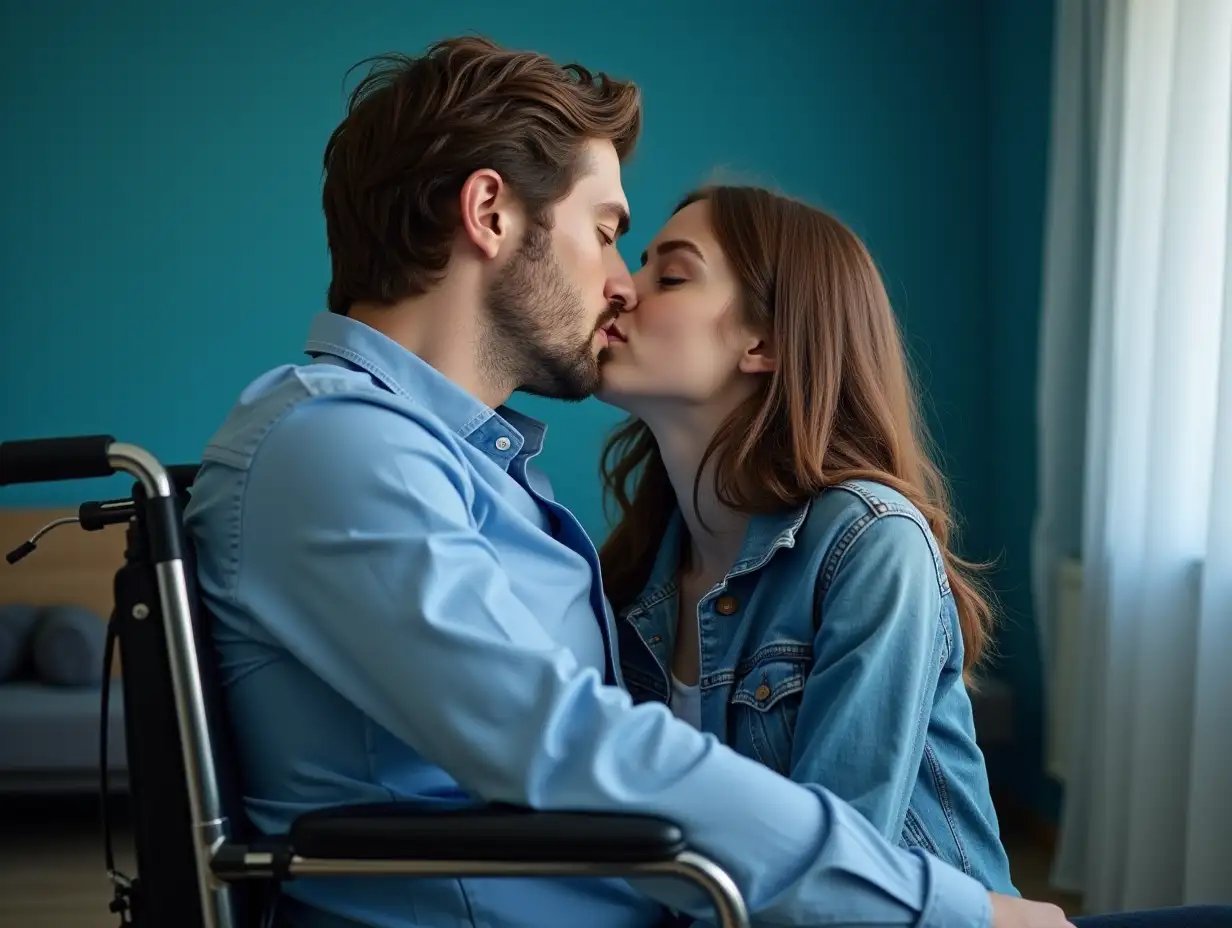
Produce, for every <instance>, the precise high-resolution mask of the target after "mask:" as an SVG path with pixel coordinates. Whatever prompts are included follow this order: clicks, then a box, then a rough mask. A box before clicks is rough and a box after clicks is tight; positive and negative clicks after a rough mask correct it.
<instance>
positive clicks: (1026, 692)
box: [984, 0, 1081, 815]
mask: <svg viewBox="0 0 1232 928" xmlns="http://www.w3.org/2000/svg"><path fill="white" fill-rule="evenodd" d="M987 10H988V12H987V22H986V27H987V32H986V36H987V40H986V46H985V48H986V53H987V56H988V58H987V61H988V96H987V101H988V167H987V180H988V188H987V200H986V203H985V210H986V215H987V229H988V255H987V258H988V261H987V265H986V268H985V273H986V281H987V284H986V286H987V291H986V293H987V300H986V303H985V314H986V318H985V329H984V333H985V336H984V337H985V338H986V339H987V342H986V343H987V344H988V346H989V349H990V350H989V351H988V352H987V354H986V356H985V362H986V364H987V365H988V367H987V373H986V376H987V385H988V386H987V393H986V407H985V410H984V414H985V416H986V419H985V422H986V426H987V427H986V429H985V431H984V435H985V442H986V447H985V449H984V453H985V459H986V460H987V462H988V475H989V485H988V499H989V509H988V521H987V522H986V531H987V532H988V536H987V537H988V540H989V542H990V544H991V546H992V551H991V553H992V554H994V555H996V556H997V557H998V558H999V561H1000V569H999V571H998V572H997V575H996V577H995V582H996V586H997V591H998V594H999V597H1000V605H1001V608H1002V610H1003V615H1004V617H1003V620H1002V630H1001V634H1000V636H999V638H998V642H997V644H998V650H999V652H1000V661H999V664H998V669H999V672H1000V674H1001V676H1002V677H1004V679H1005V680H1006V681H1007V682H1009V683H1010V684H1011V685H1012V686H1013V688H1014V693H1015V706H1014V707H1015V734H1016V737H1015V743H1014V748H1013V750H1012V751H1010V752H1006V753H1005V755H1004V756H997V757H993V758H990V761H991V762H992V763H993V765H994V769H993V773H994V775H997V776H998V779H1000V780H1001V781H1002V783H1003V784H1004V786H1005V788H1006V789H1007V790H1009V791H1011V792H1013V793H1015V794H1016V795H1017V797H1018V799H1019V801H1020V802H1022V803H1023V804H1024V805H1026V806H1029V807H1032V808H1034V809H1035V810H1037V811H1038V812H1041V813H1043V814H1044V815H1055V814H1056V808H1057V796H1056V794H1055V790H1054V788H1053V786H1052V784H1050V783H1049V782H1047V781H1046V780H1045V779H1044V778H1043V776H1042V774H1041V773H1040V771H1041V770H1042V767H1043V750H1042V744H1043V730H1042V724H1043V718H1042V714H1043V713H1042V706H1043V697H1044V692H1043V682H1042V679H1041V674H1040V662H1039V649H1038V646H1037V645H1038V639H1037V636H1036V632H1035V624H1034V621H1033V618H1032V598H1031V574H1030V549H1031V527H1032V520H1033V518H1034V512H1035V499H1036V443H1035V436H1036V423H1035V390H1036V380H1037V377H1036V368H1037V364H1036V355H1037V351H1038V344H1039V338H1038V332H1039V309H1040V292H1041V274H1042V263H1043V239H1044V205H1045V202H1046V199H1047V189H1046V181H1047V170H1046V169H1047V151H1048V138H1049V129H1050V125H1049V121H1050V113H1051V108H1050V95H1051V84H1052V70H1051V69H1052V29H1053V22H1052V11H1053V4H1052V3H1051V2H1030V3H1025V2H1022V0H992V2H990V3H989V4H988V7H987ZM1074 479H1076V480H1077V479H1081V475H1080V474H1075V475H1074Z"/></svg>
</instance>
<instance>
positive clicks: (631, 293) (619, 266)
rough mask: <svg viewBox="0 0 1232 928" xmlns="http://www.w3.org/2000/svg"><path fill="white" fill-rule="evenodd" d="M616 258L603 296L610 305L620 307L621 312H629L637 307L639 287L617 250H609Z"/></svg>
mask: <svg viewBox="0 0 1232 928" xmlns="http://www.w3.org/2000/svg"><path fill="white" fill-rule="evenodd" d="M609 251H610V252H611V253H612V255H613V256H614V257H613V259H612V265H611V267H610V269H609V270H608V275H607V286H606V287H605V288H604V292H603V295H604V296H606V297H607V301H608V304H609V305H611V306H615V307H618V308H619V309H620V311H621V312H626V313H627V312H628V311H629V310H631V309H633V308H634V307H635V306H637V287H636V286H634V283H633V278H632V276H630V274H629V268H628V267H626V266H625V262H624V259H622V258H621V257H620V254H619V253H618V252H617V251H616V249H615V248H611V249H609Z"/></svg>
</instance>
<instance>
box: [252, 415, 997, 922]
mask: <svg viewBox="0 0 1232 928" xmlns="http://www.w3.org/2000/svg"><path fill="white" fill-rule="evenodd" d="M455 441H456V440H455V439H454V437H453V436H452V435H451V434H449V433H447V432H445V431H444V430H443V429H440V428H439V427H437V426H435V425H433V424H432V420H430V419H428V418H425V419H424V420H423V421H419V420H415V419H412V418H410V417H409V416H407V415H404V414H397V413H395V414H391V411H390V410H388V409H385V408H382V407H381V406H380V405H379V404H376V403H372V402H365V401H356V400H343V399H341V398H331V399H329V400H324V401H318V402H315V403H308V404H303V405H301V406H299V407H297V408H296V409H295V410H294V411H293V412H291V413H289V414H288V415H287V416H285V417H284V418H283V419H282V421H281V423H280V424H279V425H277V426H275V427H274V429H273V430H272V431H271V433H270V434H268V435H266V436H265V437H264V439H263V441H262V446H261V448H260V450H259V451H258V452H257V454H256V456H255V458H254V461H253V465H252V469H251V472H250V474H249V477H248V485H247V487H246V489H245V498H246V504H245V513H246V515H245V522H244V527H243V530H242V536H241V538H240V539H238V540H237V544H242V547H243V550H242V557H241V559H240V565H241V566H240V573H239V576H238V580H237V582H236V589H235V595H236V596H237V598H239V599H240V600H242V601H243V602H244V603H245V604H247V605H248V607H249V608H250V609H252V610H253V611H256V612H259V614H260V615H261V616H262V619H263V621H265V622H266V624H267V631H268V632H269V633H270V634H272V635H273V636H274V637H275V638H276V639H278V640H279V641H280V643H281V644H282V645H283V646H284V647H286V648H288V649H289V650H290V651H291V652H292V653H293V654H294V655H296V657H297V658H298V659H299V660H300V661H301V662H302V663H304V664H305V665H306V666H307V667H308V668H310V669H311V670H312V671H313V672H314V673H316V674H317V675H318V676H320V677H321V678H323V679H324V680H326V681H328V682H329V683H330V685H331V686H332V687H333V688H334V689H335V690H337V691H338V692H339V693H340V694H341V695H343V696H344V697H345V698H346V699H348V700H349V701H351V702H352V704H354V705H356V706H357V707H359V708H360V709H361V710H362V711H364V712H365V713H366V714H367V715H368V716H370V717H371V718H372V719H373V720H374V721H375V722H377V723H378V724H380V725H382V726H384V727H385V728H386V729H387V730H388V731H390V732H391V733H392V734H394V735H395V736H396V737H398V738H401V739H402V740H404V741H405V742H406V743H407V744H409V745H410V746H412V747H413V748H414V749H415V750H417V751H418V752H420V753H421V754H422V755H423V756H424V757H425V758H428V759H429V760H431V761H432V762H433V763H436V764H439V765H440V766H441V767H442V768H443V769H444V770H446V771H447V772H448V773H449V774H451V775H452V776H453V777H454V778H455V779H456V780H457V781H458V782H459V783H460V784H461V785H462V786H463V787H464V788H466V789H467V790H468V791H470V792H472V793H473V794H475V795H478V796H482V797H484V798H485V799H486V800H488V801H503V802H509V803H515V804H521V805H527V806H531V807H536V808H541V809H580V810H591V811H608V812H619V811H625V812H640V813H644V814H655V815H661V816H663V817H665V818H668V819H672V820H675V821H676V822H678V823H679V824H680V825H681V827H682V828H683V830H684V832H685V833H686V834H687V835H688V836H689V839H690V843H691V844H692V846H693V847H694V848H696V849H697V850H699V851H700V852H702V853H704V854H706V855H708V856H710V857H711V858H712V859H714V860H715V861H717V862H718V863H719V864H720V865H721V866H723V867H724V868H725V869H727V871H728V872H729V873H730V874H731V876H732V878H733V879H734V880H735V881H736V883H737V885H738V886H739V887H740V889H741V890H742V892H743V893H744V894H745V898H746V900H747V902H748V904H749V907H750V910H751V911H753V912H754V913H756V917H758V920H759V922H762V923H765V924H779V925H788V924H800V925H805V924H817V923H819V922H823V921H825V922H828V923H841V924H877V925H884V926H902V928H907V926H912V928H940V926H947V928H949V926H953V928H985V926H987V925H988V922H989V919H990V906H989V900H988V897H987V894H986V893H985V892H984V890H983V888H982V887H981V886H980V885H979V884H978V883H977V882H975V881H974V880H971V879H970V878H968V877H967V876H966V875H964V874H961V873H959V872H958V871H957V870H953V869H951V868H949V867H946V866H944V865H942V864H939V863H938V862H936V861H934V860H931V859H930V858H927V857H926V856H925V855H923V854H918V853H914V852H910V851H907V850H903V849H900V848H898V847H895V846H893V845H892V844H891V843H889V842H886V841H883V840H881V838H880V837H879V836H878V834H877V832H876V831H875V830H874V829H873V828H872V827H871V826H869V824H868V823H867V822H866V821H865V820H864V819H863V817H862V816H860V815H859V814H858V813H857V812H855V811H854V810H853V809H852V808H851V807H850V806H848V805H847V804H845V803H843V802H841V801H840V800H838V799H836V798H835V797H834V795H833V794H831V793H830V792H828V791H827V790H825V789H823V788H821V787H817V786H802V785H800V784H796V783H793V782H791V781H790V780H788V779H786V778H782V777H779V776H778V775H776V774H775V773H773V772H772V771H770V770H768V769H767V768H765V767H764V766H762V765H761V764H758V763H756V762H755V761H752V760H749V759H746V758H744V757H742V756H740V755H739V754H737V753H736V752H734V751H731V750H729V749H727V748H726V747H723V746H722V745H720V744H719V743H718V742H717V741H716V740H715V739H714V738H713V737H712V736H708V735H704V734H702V733H700V732H698V731H696V730H695V729H693V728H692V727H691V726H689V725H687V724H685V723H683V722H680V721H678V720H676V719H675V718H673V717H672V715H671V713H670V712H669V711H668V710H667V709H666V707H664V706H662V705H653V704H646V705H641V706H636V707H635V706H633V704H632V701H631V699H630V697H629V696H628V694H627V693H626V692H625V691H624V690H622V689H619V688H616V687H610V686H605V685H604V684H603V681H602V679H601V677H600V675H599V674H598V673H596V672H595V671H594V670H593V669H585V668H581V667H580V666H579V665H578V663H577V661H576V660H575V659H574V657H573V655H572V653H571V652H570V651H568V650H567V649H565V648H562V647H560V646H559V645H557V644H556V643H555V642H554V641H553V640H552V639H551V637H550V636H549V635H548V634H547V632H546V631H545V630H544V628H543V627H542V626H541V625H540V623H539V622H538V621H537V620H536V618H535V616H533V615H531V614H529V613H528V612H527V610H526V608H525V607H524V606H523V605H522V604H521V602H520V601H519V600H518V599H517V597H516V596H515V595H514V594H513V592H512V591H511V589H510V586H509V583H508V580H507V579H506V575H505V573H504V570H503V568H502V566H501V564H500V563H499V561H498V558H497V556H496V553H495V552H494V550H493V549H492V548H491V546H490V544H489V543H488V542H487V541H486V540H485V538H484V536H483V535H482V533H481V532H480V531H479V528H478V526H477V523H476V518H475V514H474V512H473V510H472V506H471V503H472V501H473V498H474V493H475V489H474V486H473V484H472V483H471V479H472V478H471V477H470V476H469V472H468V471H467V469H466V467H465V466H464V464H463V461H462V458H461V456H460V451H459V450H458V448H457V447H456V445H454V444H452V443H453V442H455ZM288 523H289V524H288ZM732 796H742V797H743V798H742V800H741V801H740V802H732V801H731V797H732ZM655 892H656V895H658V896H659V897H660V899H661V900H662V901H663V902H665V903H667V904H669V905H673V906H675V907H677V908H679V909H682V910H685V911H691V912H693V913H696V914H697V915H699V916H704V915H705V913H706V910H707V907H706V905H705V903H704V901H703V900H702V897H701V895H700V894H699V893H697V892H696V891H695V890H692V889H689V888H685V887H671V888H667V887H659V886H657V885H656V886H655Z"/></svg>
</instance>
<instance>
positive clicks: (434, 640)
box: [188, 39, 1066, 928]
mask: <svg viewBox="0 0 1232 928" xmlns="http://www.w3.org/2000/svg"><path fill="white" fill-rule="evenodd" d="M640 126H641V104H640V99H639V94H638V91H637V89H636V88H635V87H634V86H633V85H631V84H628V83H622V82H619V81H614V80H610V79H608V78H606V77H604V76H602V75H600V76H598V77H597V78H594V77H592V76H591V75H590V74H589V73H588V72H587V71H586V70H585V69H582V68H580V67H576V66H573V67H571V68H569V69H562V68H561V67H559V66H557V65H555V64H554V63H553V62H551V61H550V60H548V59H546V58H544V57H542V56H539V55H534V54H522V53H513V52H508V51H504V50H502V49H499V48H497V47H496V46H494V45H492V44H490V43H487V42H485V41H482V40H479V39H458V40H453V41H447V42H442V43H440V44H438V45H436V46H434V47H433V48H432V49H431V50H430V51H429V52H428V53H427V54H426V55H425V56H423V57H421V58H418V59H410V58H394V59H390V60H388V61H385V62H383V64H382V65H381V66H380V67H378V68H377V69H375V70H374V71H373V72H372V73H371V74H370V75H369V76H368V77H367V78H366V79H365V80H364V81H363V82H362V83H361V84H360V86H359V87H358V88H357V90H356V91H355V94H354V96H353V98H352V100H351V103H350V107H349V111H348V114H347V116H346V118H345V120H344V121H343V122H342V124H341V125H340V126H339V127H338V129H337V130H336V131H335V133H334V135H333V136H332V138H331V139H330V140H329V144H328V146H327V148H326V152H325V184H324V210H325V218H326V229H327V233H328V240H329V247H330V253H331V258H332V270H333V279H332V282H331V284H330V288H329V309H330V312H329V313H326V314H323V315H321V316H320V317H318V318H317V319H316V321H315V322H314V324H313V327H312V332H311V335H310V337H309V340H308V343H307V346H306V350H307V353H308V354H309V355H311V356H312V359H313V360H312V362H311V363H309V364H307V365H305V366H302V367H289V366H288V367H281V368H277V369H275V370H273V371H271V372H269V373H267V374H266V375H264V376H262V377H261V378H259V379H258V380H256V381H255V382H254V383H253V384H252V385H251V386H250V387H249V388H248V389H247V390H246V391H245V392H244V393H243V394H242V395H241V397H240V399H239V402H238V403H237V405H236V406H235V408H234V409H233V410H232V412H231V414H230V416H229V418H228V419H227V421H226V422H225V424H224V425H223V426H222V428H221V429H220V430H219V432H218V433H217V434H216V435H215V436H214V438H213V439H212V441H211V442H210V444H209V446H208V448H207V450H206V452H205V454H204V466H203V469H202V471H201V474H200V477H199V478H198V482H197V485H196V488H195V491H194V500H193V504H192V506H191V508H190V510H189V514H188V515H189V526H190V530H191V532H192V534H193V536H194V538H195V541H196V544H197V546H198V556H199V559H200V573H201V582H202V589H203V592H204V594H205V595H206V597H207V599H208V601H209V602H210V604H211V606H212V608H213V609H214V611H215V612H216V614H217V619H218V632H217V636H218V648H219V654H220V659H221V663H222V669H223V675H224V683H225V686H226V691H227V695H228V699H229V703H230V707H231V709H232V713H233V716H234V721H235V726H236V735H237V738H238V749H239V755H240V758H241V761H242V766H243V772H244V780H245V792H246V796H247V808H248V810H249V812H250V814H251V817H252V819H253V820H254V823H255V824H256V825H257V827H259V828H261V829H263V830H266V831H268V832H282V831H285V830H286V828H287V827H288V824H289V823H290V821H291V820H292V819H293V818H294V817H296V816H297V815H299V814H301V813H303V812H305V811H307V810H309V809H312V808H316V807H320V806H328V805H335V804H341V803H353V802H364V801H381V800H386V801H387V800H389V799H390V798H391V797H392V798H413V799H417V800H421V801H429V802H430V801H432V800H434V799H440V798H442V797H443V798H455V797H462V796H479V797H482V798H483V799H485V800H487V801H499V802H507V803H515V804H519V805H526V806H532V807H536V808H540V809H552V808H568V809H573V810H594V811H627V812H641V813H647V814H658V815H662V816H664V817H667V818H670V819H673V820H675V821H677V822H679V823H680V824H681V826H682V827H683V828H684V830H685V832H686V834H687V835H688V836H689V840H690V842H691V843H692V844H693V846H695V847H696V848H697V849H698V850H699V851H700V852H702V853H704V854H706V855H708V856H709V857H711V858H713V859H714V860H715V861H716V862H718V863H719V864H720V865H721V866H723V867H724V868H725V869H726V870H727V872H728V873H729V874H730V875H731V876H732V877H733V878H734V880H735V881H736V883H737V884H738V885H739V887H740V889H741V891H742V892H743V894H744V896H745V899H746V901H747V903H748V905H749V908H750V910H751V912H752V913H753V915H754V918H755V920H757V921H759V922H764V923H767V924H777V925H810V924H819V923H824V924H843V925H874V924H875V925H879V926H904V928H906V926H923V928H968V926H970V928H983V926H989V925H994V926H996V928H1010V926H1038V928H1051V926H1059V925H1064V924H1066V922H1065V921H1064V918H1063V917H1062V916H1061V914H1060V912H1059V911H1058V910H1056V909H1055V908H1053V907H1051V906H1040V905H1036V904H1034V903H1030V902H1024V901H1022V900H1018V899H1009V898H1004V897H994V896H990V895H989V894H988V893H986V892H985V891H984V890H983V888H982V887H981V886H980V885H979V884H977V883H976V882H975V881H973V880H971V879H970V878H969V877H967V876H965V875H964V874H962V873H960V872H958V871H956V870H953V869H950V868H949V867H947V866H945V865H944V864H942V863H940V862H939V861H938V860H936V859H934V858H931V857H928V856H926V855H923V854H920V853H915V852H908V851H905V850H900V849H898V848H895V847H893V846H891V845H889V844H887V843H886V842H885V841H884V840H882V839H881V838H880V837H879V835H878V834H877V832H876V831H875V830H874V829H873V828H872V827H871V826H870V825H869V824H868V823H867V822H865V821H864V820H863V819H862V818H861V817H860V815H859V814H858V813H856V812H855V811H854V810H853V809H852V808H851V807H849V806H847V805H846V804H844V803H843V802H841V801H840V800H838V799H837V798H836V797H834V796H833V795H831V794H829V793H828V792H826V791H824V790H821V789H816V788H809V787H804V786H800V785H797V784H794V783H791V782H790V781H788V780H786V779H784V778H781V777H779V776H777V775H776V774H774V773H772V772H771V771H769V770H768V769H766V768H765V767H763V766H761V765H759V764H757V763H755V762H753V761H751V760H748V759H745V758H743V757H741V756H739V755H737V754H736V753H734V752H732V751H729V750H727V749H726V748H724V747H722V746H720V745H718V744H717V743H716V742H715V741H714V739H712V738H710V737H708V736H705V735H703V734H700V733H699V732H697V731H696V730H694V729H693V728H692V727H690V726H688V725H686V724H684V723H682V722H678V721H677V720H675V719H674V718H672V716H671V714H670V713H669V712H668V711H667V710H666V709H665V708H664V707H663V706H660V705H645V706H639V707H636V708H635V707H633V706H632V704H631V701H630V699H629V698H628V696H627V695H626V694H625V692H624V691H623V690H622V689H621V688H620V686H619V683H620V681H619V679H618V671H617V669H616V668H617V662H616V660H615V659H614V655H613V653H612V650H613V648H614V647H615V636H614V634H613V630H612V616H611V614H610V610H609V609H608V607H607V604H606V602H605V600H604V597H603V594H602V589H601V583H600V578H599V567H598V561H597V558H596V555H595V551H594V548H593V546H592V545H591V543H590V541H589V540H588V539H587V538H586V535H585V533H584V532H583V531H582V528H581V526H580V525H579V524H578V522H577V520H576V519H575V518H574V517H573V516H572V515H571V514H570V513H569V512H568V511H567V510H566V509H564V508H563V507H562V506H560V505H558V504H556V503H555V502H553V501H552V499H551V495H550V490H549V488H548V487H547V486H546V484H545V483H544V481H543V480H542V479H541V478H538V477H536V475H535V473H534V471H533V470H532V469H531V468H530V466H529V465H530V461H531V459H532V458H533V457H534V456H535V455H536V454H537V453H538V452H539V450H540V448H541V445H542V440H543V434H544V428H543V426H542V425H540V424H538V423H536V422H533V421H531V420H529V419H526V418H525V417H522V416H520V415H518V414H517V413H515V412H513V411H512V410H508V409H506V408H504V407H503V406H502V404H503V403H504V402H505V401H506V400H507V399H508V397H509V396H510V395H511V394H512V393H513V392H514V391H515V390H517V389H522V390H525V391H528V392H532V393H536V394H539V395H543V396H551V397H558V398H564V399H580V398H582V397H585V396H587V395H588V394H590V393H591V392H592V391H593V390H594V389H595V388H596V386H597V385H598V382H599V364H600V359H601V356H602V353H603V349H604V346H605V344H606V336H605V334H604V332H603V328H604V326H605V324H606V323H607V322H608V321H610V320H611V319H612V318H614V317H615V315H616V314H617V313H619V312H621V311H627V310H630V309H632V308H633V307H634V304H635V302H636V295H635V293H634V289H633V285H632V281H631V279H630V277H629V273H628V271H627V269H626V268H625V266H624V264H623V262H622V261H621V259H620V257H619V255H618V253H617V250H616V248H615V247H614V243H615V242H616V240H617V239H618V238H619V237H620V235H621V234H622V233H623V232H624V231H625V230H626V229H627V227H628V224H629V213H628V206H627V204H626V200H625V195H624V192H623V190H622V187H621V182H620V164H621V162H622V161H623V160H624V159H625V158H627V157H628V156H629V154H630V152H631V151H632V149H633V147H634V144H635V142H636V139H637V137H638V134H639V131H640ZM652 891H653V892H654V894H655V897H654V898H652V897H651V896H649V895H646V894H643V893H641V892H638V891H636V890H635V889H633V888H632V887H630V886H629V885H627V884H625V883H623V882H621V881H610V880H517V881H514V880H422V881H419V880H416V881H410V880H401V879H393V878H388V877H382V878H379V879H371V880H345V881H333V880H331V881H325V880H322V881H313V880H302V881H296V882H294V883H292V884H290V885H289V886H288V888H287V890H286V893H287V896H288V897H289V898H288V899H287V900H286V906H285V914H286V915H287V916H288V917H289V918H290V919H291V921H292V923H293V924H296V925H314V926H315V925H356V924H362V925H382V926H408V928H409V926H418V925H423V926H433V928H443V926H475V925H485V926H487V925H494V926H506V925H508V926H535V928H549V926H557V925H559V926H570V928H574V926H581V925H585V926H592V928H616V926H620V928H626V926H627V928H651V926H654V925H657V924H660V923H662V921H663V919H664V916H665V914H666V913H667V909H666V908H665V906H668V907H672V908H675V909H679V910H683V911H687V912H691V913H692V914H694V915H696V916H699V917H706V915H707V912H706V908H705V904H704V902H703V900H702V899H701V897H700V895H699V894H698V893H697V892H696V890H693V889H690V888H688V887H684V886H680V887H677V886H674V885H664V886H658V885H656V886H655V887H653V890H652Z"/></svg>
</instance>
